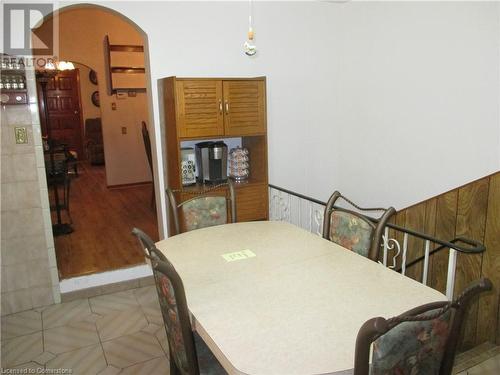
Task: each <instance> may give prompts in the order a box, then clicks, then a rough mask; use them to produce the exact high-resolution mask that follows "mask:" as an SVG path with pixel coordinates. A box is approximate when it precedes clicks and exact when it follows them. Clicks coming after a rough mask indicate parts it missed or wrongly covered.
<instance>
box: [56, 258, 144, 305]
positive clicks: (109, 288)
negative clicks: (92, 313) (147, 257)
mask: <svg viewBox="0 0 500 375" xmlns="http://www.w3.org/2000/svg"><path fill="white" fill-rule="evenodd" d="M152 284H154V279H153V273H152V271H151V266H149V265H148V264H144V265H140V266H135V267H129V268H124V269H119V270H115V271H109V272H101V273H96V274H92V275H87V276H78V277H73V278H71V279H65V280H61V282H60V283H59V287H60V289H61V301H62V302H68V301H72V300H75V299H79V298H89V297H95V296H100V295H102V294H109V293H115V292H120V291H123V290H128V289H134V288H140V287H143V286H148V285H152Z"/></svg>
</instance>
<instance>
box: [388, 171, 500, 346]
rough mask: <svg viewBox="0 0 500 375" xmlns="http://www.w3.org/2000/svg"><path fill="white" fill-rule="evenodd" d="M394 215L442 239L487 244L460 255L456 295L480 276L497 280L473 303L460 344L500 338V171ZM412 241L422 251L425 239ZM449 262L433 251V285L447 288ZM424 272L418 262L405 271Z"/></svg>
mask: <svg viewBox="0 0 500 375" xmlns="http://www.w3.org/2000/svg"><path fill="white" fill-rule="evenodd" d="M392 221H393V222H394V223H395V224H397V225H400V226H404V227H406V228H410V229H413V230H416V231H420V232H424V233H426V234H429V235H431V236H435V237H437V238H440V239H442V240H448V241H449V240H452V239H453V238H455V237H466V238H470V239H473V240H476V241H479V242H481V243H483V244H484V245H485V246H486V252H484V253H482V254H459V255H458V260H457V272H456V281H455V295H456V294H458V293H460V292H461V291H462V290H463V289H464V288H465V286H466V285H467V284H468V283H469V282H471V281H473V280H476V279H478V278H480V277H481V276H484V277H488V278H489V279H490V280H491V281H492V282H493V286H494V288H493V290H492V291H491V292H489V293H485V294H484V295H482V296H481V298H480V299H479V300H478V301H475V303H474V304H473V306H472V308H471V309H470V311H469V313H468V316H467V322H466V324H465V331H464V336H463V341H462V343H461V348H462V350H466V349H469V348H472V347H474V346H476V345H478V344H481V343H483V342H485V341H491V342H497V343H499V342H500V325H499V290H500V288H499V287H500V172H497V173H495V174H492V175H490V176H487V177H484V178H481V179H479V180H477V181H473V182H471V183H469V184H466V185H464V186H461V187H459V188H456V189H454V190H451V191H449V192H446V193H444V194H441V195H439V196H437V197H434V198H431V199H428V200H426V201H424V202H421V203H419V204H416V205H414V206H411V207H408V208H406V209H403V210H400V211H399V212H398V213H397V215H396V216H395V217H394V218H393V220H392ZM395 236H396V237H397V234H395ZM413 241H415V242H414V243H412V244H409V246H411V248H412V252H411V254H410V255H411V257H412V258H416V257H418V256H421V255H423V253H424V244H423V241H420V240H418V239H413ZM419 241H420V242H419ZM409 261H411V258H410V259H409ZM447 262H448V256H447V254H446V253H445V252H441V253H436V254H434V255H431V259H430V262H429V263H430V269H429V275H430V279H429V285H430V286H431V287H433V288H435V289H438V290H440V291H442V292H444V291H445V285H446V270H447ZM420 267H421V266H420ZM420 274H421V268H418V267H415V269H413V270H411V269H410V270H409V271H408V273H407V275H408V276H410V277H413V278H417V277H418V276H419V275H420Z"/></svg>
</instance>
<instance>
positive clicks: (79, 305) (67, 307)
mask: <svg viewBox="0 0 500 375" xmlns="http://www.w3.org/2000/svg"><path fill="white" fill-rule="evenodd" d="M91 314H92V312H91V311H90V306H89V301H88V300H87V299H82V300H76V301H71V302H65V303H61V304H57V305H53V306H50V307H48V308H46V309H44V310H43V311H42V320H43V328H44V329H47V328H54V327H60V326H64V325H67V324H69V323H72V322H80V321H82V320H85V319H86V318H88V316H89V315H91Z"/></svg>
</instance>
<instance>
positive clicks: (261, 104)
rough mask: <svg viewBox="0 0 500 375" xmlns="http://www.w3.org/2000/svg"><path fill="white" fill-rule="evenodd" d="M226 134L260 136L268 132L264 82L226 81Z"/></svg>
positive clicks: (224, 88) (224, 85) (224, 87)
mask: <svg viewBox="0 0 500 375" xmlns="http://www.w3.org/2000/svg"><path fill="white" fill-rule="evenodd" d="M223 92H224V132H225V134H226V135H234V136H242V135H258V134H265V132H266V93H265V82H264V81H252V80H248V81H224V83H223Z"/></svg>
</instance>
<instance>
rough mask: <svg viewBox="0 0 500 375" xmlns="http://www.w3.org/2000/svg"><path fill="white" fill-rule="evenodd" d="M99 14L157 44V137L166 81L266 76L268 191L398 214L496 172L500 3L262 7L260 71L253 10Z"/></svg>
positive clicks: (184, 8)
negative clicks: (347, 201)
mask: <svg viewBox="0 0 500 375" xmlns="http://www.w3.org/2000/svg"><path fill="white" fill-rule="evenodd" d="M65 4H67V3H64V2H60V5H61V6H63V5H65ZM100 4H101V5H104V6H108V7H111V8H113V9H115V10H117V11H119V12H121V13H123V14H124V15H125V16H127V17H129V18H130V19H131V20H132V21H134V22H135V23H137V25H139V26H140V27H141V28H142V29H143V30H144V31H145V32H146V33H147V35H148V39H149V50H150V64H151V75H152V79H153V85H152V86H153V87H152V97H153V105H154V116H155V123H156V124H155V125H156V126H157V127H158V126H159V121H160V117H159V113H158V112H159V110H158V108H159V105H158V99H157V87H156V80H157V79H159V78H161V77H166V76H170V75H178V76H195V77H198V76H199V77H207V76H223V77H228V76H256V75H266V76H267V78H268V87H267V88H268V127H269V159H270V166H269V167H270V182H271V183H272V184H275V185H279V186H282V187H285V188H288V189H291V190H294V191H297V192H300V193H303V194H306V195H310V196H313V197H315V198H319V199H323V200H326V199H327V197H328V195H329V194H330V193H331V192H332V191H333V190H335V189H339V190H341V191H343V192H344V193H346V194H347V195H349V196H350V197H352V198H353V199H354V200H357V201H358V202H360V203H362V204H367V205H368V204H370V205H377V206H378V205H389V204H391V205H394V206H395V207H396V208H402V207H405V206H408V205H411V204H413V203H416V202H418V201H420V200H423V199H425V198H427V197H430V196H433V195H436V194H439V193H441V192H444V191H446V190H447V189H450V188H453V187H456V186H458V185H460V184H463V183H466V182H468V181H470V180H473V179H475V178H478V177H481V176H483V175H486V174H488V173H491V172H494V171H496V170H498V169H499V167H500V121H499V102H500V93H499V87H500V79H499V66H500V64H499V62H500V52H499V35H500V34H499V33H500V27H499V5H498V4H497V3H495V2H490V3H477V2H474V3H467V2H448V3H436V2H417V3H406V2H405V3H404V2H368V3H362V2H349V3H344V4H338V3H329V2H292V3H289V2H256V3H255V5H254V20H255V31H256V44H257V46H258V48H259V52H258V55H257V56H256V57H255V58H248V57H246V56H245V55H244V54H243V52H242V44H243V42H244V38H245V34H246V27H247V25H246V22H247V17H248V4H247V2H230V3H224V2H203V3H194V2H185V3H178V2H162V3H158V2H152V3H145V2H108V3H100ZM301 151H302V152H301Z"/></svg>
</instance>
